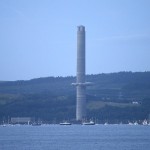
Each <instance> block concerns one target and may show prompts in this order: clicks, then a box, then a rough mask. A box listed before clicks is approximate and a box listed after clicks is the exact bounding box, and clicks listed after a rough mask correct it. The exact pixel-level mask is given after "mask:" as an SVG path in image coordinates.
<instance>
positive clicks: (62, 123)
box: [60, 122, 71, 125]
mask: <svg viewBox="0 0 150 150" xmlns="http://www.w3.org/2000/svg"><path fill="white" fill-rule="evenodd" d="M60 125H71V123H70V122H61V123H60Z"/></svg>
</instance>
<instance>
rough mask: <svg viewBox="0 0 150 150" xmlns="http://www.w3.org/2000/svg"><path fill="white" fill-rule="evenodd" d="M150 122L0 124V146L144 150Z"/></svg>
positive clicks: (6, 149) (0, 149) (10, 149)
mask: <svg viewBox="0 0 150 150" xmlns="http://www.w3.org/2000/svg"><path fill="white" fill-rule="evenodd" d="M149 147H150V126H141V125H137V126H129V125H107V126H104V125H95V126H82V125H71V126H60V125H49V126H8V127H2V126H1V127H0V150H148V149H149Z"/></svg>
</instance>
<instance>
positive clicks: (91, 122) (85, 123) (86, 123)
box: [82, 121, 95, 125]
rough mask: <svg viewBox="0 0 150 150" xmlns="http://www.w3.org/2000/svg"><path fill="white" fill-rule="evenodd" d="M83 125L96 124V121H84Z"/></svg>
mask: <svg viewBox="0 0 150 150" xmlns="http://www.w3.org/2000/svg"><path fill="white" fill-rule="evenodd" d="M82 125H95V122H93V121H90V122H83V123H82Z"/></svg>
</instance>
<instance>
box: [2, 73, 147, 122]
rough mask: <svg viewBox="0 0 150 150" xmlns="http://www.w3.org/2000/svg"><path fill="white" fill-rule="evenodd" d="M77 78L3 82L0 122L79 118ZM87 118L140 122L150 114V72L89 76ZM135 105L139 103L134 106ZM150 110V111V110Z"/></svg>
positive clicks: (87, 77) (87, 78)
mask: <svg viewBox="0 0 150 150" xmlns="http://www.w3.org/2000/svg"><path fill="white" fill-rule="evenodd" d="M75 80H76V79H75V77H47V78H38V79H32V80H28V81H1V82H0V120H1V121H2V120H4V119H6V118H7V117H8V116H9V117H18V116H19V117H21V116H29V117H35V118H41V119H42V120H47V121H60V120H64V119H74V118H75V104H76V88H75V87H74V86H72V85H71V83H73V82H75ZM86 80H87V81H88V82H93V85H92V86H90V87H88V88H87V114H88V115H87V116H88V118H97V119H99V120H101V121H105V120H110V121H114V120H119V121H125V120H126V121H127V120H140V119H145V118H147V117H148V115H149V114H150V109H149V108H150V105H149V104H150V72H136V73H132V72H119V73H109V74H97V75H87V76H86ZM132 102H138V104H133V103H132ZM148 106H149V107H148Z"/></svg>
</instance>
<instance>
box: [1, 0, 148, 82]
mask: <svg viewBox="0 0 150 150" xmlns="http://www.w3.org/2000/svg"><path fill="white" fill-rule="evenodd" d="M79 25H84V26H85V30H86V74H99V73H112V72H120V71H133V72H139V71H150V0H0V81H8V80H9V81H14V80H29V79H33V78H39V77H48V76H55V77H57V76H64V77H65V76H75V75H76V51H77V49H76V45H77V42H76V41H77V40H76V38H77V26H79Z"/></svg>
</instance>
